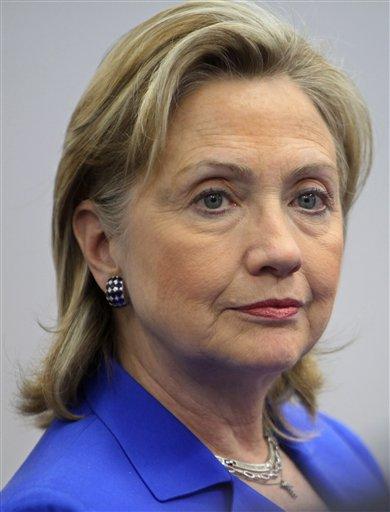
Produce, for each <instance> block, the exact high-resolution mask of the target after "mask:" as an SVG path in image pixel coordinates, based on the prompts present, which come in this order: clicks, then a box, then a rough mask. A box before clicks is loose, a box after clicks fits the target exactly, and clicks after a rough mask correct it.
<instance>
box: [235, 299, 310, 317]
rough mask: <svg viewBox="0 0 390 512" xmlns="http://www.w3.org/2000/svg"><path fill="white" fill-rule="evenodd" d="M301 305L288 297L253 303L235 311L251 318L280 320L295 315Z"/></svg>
mask: <svg viewBox="0 0 390 512" xmlns="http://www.w3.org/2000/svg"><path fill="white" fill-rule="evenodd" d="M302 305H303V303H302V302H301V301H298V300H295V299H291V298H289V297H288V298H286V299H268V300H263V301H260V302H254V303H252V304H247V305H245V306H241V307H238V308H236V309H238V310H239V311H243V312H244V313H248V314H249V315H253V316H260V317H264V318H269V319H274V320H282V319H284V318H290V317H293V316H294V315H296V314H297V313H298V311H299V308H300V307H301V306H302Z"/></svg>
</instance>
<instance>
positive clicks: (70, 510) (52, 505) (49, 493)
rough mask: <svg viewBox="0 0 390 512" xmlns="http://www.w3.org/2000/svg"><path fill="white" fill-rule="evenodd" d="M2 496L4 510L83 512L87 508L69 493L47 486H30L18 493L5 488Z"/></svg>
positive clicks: (17, 511) (22, 511) (4, 511)
mask: <svg viewBox="0 0 390 512" xmlns="http://www.w3.org/2000/svg"><path fill="white" fill-rule="evenodd" d="M1 494H2V497H1V510H2V512H26V511H29V512H49V511H50V512H52V511H55V510H58V511H60V510H61V511H63V512H76V511H77V512H79V511H80V512H81V511H83V510H87V509H86V508H84V506H83V505H82V503H81V502H80V501H78V500H76V499H75V498H74V496H71V495H69V494H67V493H64V492H62V491H60V490H58V489H51V488H49V487H47V486H45V487H42V486H28V487H26V488H20V489H19V490H18V492H17V493H12V491H7V490H5V489H4V490H3V491H2V493H1Z"/></svg>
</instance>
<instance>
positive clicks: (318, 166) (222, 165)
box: [178, 159, 339, 180]
mask: <svg viewBox="0 0 390 512" xmlns="http://www.w3.org/2000/svg"><path fill="white" fill-rule="evenodd" d="M203 167H205V168H207V167H212V168H215V169H220V170H225V171H226V170H228V171H230V172H231V173H232V174H233V175H235V176H236V177H237V178H239V179H248V180H253V178H254V177H255V174H256V173H255V171H254V170H252V169H251V168H250V167H248V166H246V165H243V164H238V163H234V162H221V161H219V160H209V159H207V160H201V161H200V162H197V163H195V164H188V165H186V166H185V167H183V168H182V169H180V171H179V172H178V176H179V175H180V176H181V175H182V174H188V173H190V172H191V174H192V173H193V172H196V171H199V169H200V168H203ZM320 170H328V171H331V172H332V173H334V174H335V175H336V176H337V177H338V175H339V172H338V170H337V168H336V167H334V166H333V165H331V164H329V163H326V162H313V163H310V164H306V165H301V166H299V167H297V168H295V169H293V170H292V171H291V173H289V176H288V179H289V180H297V179H299V178H304V177H306V176H307V175H308V174H310V173H312V172H318V171H320Z"/></svg>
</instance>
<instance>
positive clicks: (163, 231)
mask: <svg viewBox="0 0 390 512" xmlns="http://www.w3.org/2000/svg"><path fill="white" fill-rule="evenodd" d="M226 245H227V244H226V242H225V244H224V243H223V242H222V240H217V239H216V237H215V236H213V237H210V236H206V235H200V234H197V235H196V236H194V235H193V234H192V235H191V234H189V233H188V232H186V231H185V230H184V229H180V228H178V227H177V225H176V226H175V225H172V224H170V225H169V226H168V225H167V224H165V223H164V225H163V224H162V223H159V224H156V223H155V224H154V229H153V230H151V229H144V230H141V229H140V230H139V231H138V232H137V231H134V232H133V239H132V241H129V244H128V251H127V252H128V258H127V263H126V267H127V272H128V283H129V284H128V286H129V292H130V294H131V295H132V296H133V302H134V305H135V306H137V305H138V306H141V304H143V308H145V311H144V312H145V313H148V314H149V315H150V313H151V311H152V312H153V313H157V314H158V316H159V317H160V318H162V317H164V316H165V317H167V316H172V314H178V313H179V315H181V317H182V320H183V321H184V320H185V318H184V316H185V315H190V316H191V317H196V315H197V314H199V313H202V315H203V321H204V313H205V312H207V313H208V314H212V310H211V308H210V304H212V302H213V300H215V298H216V297H217V296H218V294H219V293H221V292H222V291H223V290H224V288H225V287H226V286H227V284H228V282H229V279H230V277H231V274H232V272H233V270H234V262H233V261H232V259H233V258H226V255H227V254H229V251H228V248H227V247H226ZM146 310H147V311H146ZM199 320H200V319H199Z"/></svg>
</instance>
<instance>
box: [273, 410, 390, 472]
mask: <svg viewBox="0 0 390 512" xmlns="http://www.w3.org/2000/svg"><path fill="white" fill-rule="evenodd" d="M283 412H284V414H285V417H286V418H287V420H288V421H289V422H290V423H291V424H293V425H294V426H295V427H297V428H298V429H301V430H303V431H304V432H305V431H307V432H311V431H314V432H316V434H317V437H315V438H314V439H313V440H312V441H311V443H312V445H313V446H314V445H315V446H316V447H321V446H323V449H324V450H325V449H329V448H330V446H328V445H330V444H331V447H332V451H333V450H337V449H338V448H340V447H341V446H347V447H348V448H349V450H350V451H352V452H353V454H354V456H356V457H358V458H359V459H360V460H361V461H362V462H364V464H366V465H367V466H368V468H369V469H370V471H371V472H372V473H373V474H374V475H375V476H376V477H377V478H378V479H382V480H383V473H382V470H381V469H380V466H379V464H378V463H377V461H376V460H375V458H374V456H373V455H372V453H371V451H370V450H369V448H368V447H367V445H366V443H365V442H364V441H363V439H362V438H361V437H360V436H359V435H358V434H357V433H356V431H355V430H354V429H353V428H352V427H350V426H349V425H347V424H346V423H344V422H342V421H341V420H339V419H337V418H335V417H334V416H332V415H331V414H328V413H327V412H324V411H318V412H317V414H316V416H315V418H311V416H310V415H309V413H308V412H307V411H306V409H305V408H304V407H303V406H302V405H301V404H295V403H294V404H293V403H290V402H289V403H286V404H284V406H283Z"/></svg>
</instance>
